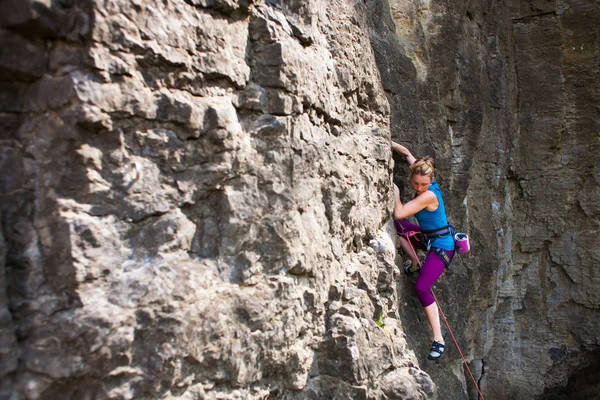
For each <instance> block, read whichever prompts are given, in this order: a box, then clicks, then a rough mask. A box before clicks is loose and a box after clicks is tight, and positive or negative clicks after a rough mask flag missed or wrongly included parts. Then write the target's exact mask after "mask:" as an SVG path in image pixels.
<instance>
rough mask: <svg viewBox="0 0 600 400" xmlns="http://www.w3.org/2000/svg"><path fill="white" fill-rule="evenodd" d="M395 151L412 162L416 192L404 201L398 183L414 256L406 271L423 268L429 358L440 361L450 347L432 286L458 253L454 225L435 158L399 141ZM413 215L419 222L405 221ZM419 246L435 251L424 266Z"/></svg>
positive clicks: (397, 209)
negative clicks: (420, 155) (430, 340)
mask: <svg viewBox="0 0 600 400" xmlns="http://www.w3.org/2000/svg"><path fill="white" fill-rule="evenodd" d="M392 150H394V151H395V152H397V153H398V154H400V155H402V156H404V157H405V158H406V161H407V162H408V164H409V165H410V169H409V178H410V184H411V186H412V188H413V189H414V190H415V192H416V195H415V197H414V198H413V199H412V200H411V201H409V202H407V203H406V204H402V201H401V200H400V189H398V186H396V185H395V184H394V224H395V226H396V230H397V231H398V235H399V237H400V244H401V246H402V249H403V250H404V252H405V253H406V254H407V255H408V257H409V259H410V264H408V265H405V267H404V271H405V272H406V273H407V274H410V273H413V272H416V271H417V270H418V269H419V268H420V270H421V272H420V274H419V277H418V278H417V282H416V291H417V296H418V297H419V300H420V301H421V305H422V306H423V309H424V310H425V315H426V316H427V321H429V325H430V326H431V330H432V332H433V344H432V345H431V350H430V351H429V356H428V358H429V359H430V360H437V359H438V358H440V357H441V356H442V353H443V352H444V350H445V349H446V346H445V344H444V338H443V337H442V330H441V326H440V317H439V314H438V309H437V305H436V303H435V299H434V297H433V294H432V292H431V287H432V286H433V284H434V283H435V282H436V281H437V280H438V279H439V277H440V276H441V275H442V273H443V272H444V268H445V267H447V266H448V265H449V264H450V261H451V260H452V257H453V256H454V237H453V235H454V233H453V231H454V228H452V226H451V225H450V224H448V220H447V219H446V210H445V208H444V200H443V199H442V190H441V189H440V187H439V186H438V184H437V182H436V181H435V179H434V177H433V172H434V168H433V159H432V158H431V157H424V158H415V157H414V156H413V155H412V154H411V153H410V151H408V149H407V148H406V147H404V146H402V145H400V144H398V143H395V142H392ZM411 215H414V216H415V217H416V218H417V221H418V222H419V225H415V224H412V223H410V222H407V221H403V220H404V219H405V218H407V217H410V216H411ZM417 233H419V234H417ZM409 241H410V242H409ZM415 247H416V248H418V249H421V250H432V251H429V252H428V254H427V257H426V258H425V262H424V263H423V266H420V262H419V259H418V256H417V254H416V252H415V250H414V249H415Z"/></svg>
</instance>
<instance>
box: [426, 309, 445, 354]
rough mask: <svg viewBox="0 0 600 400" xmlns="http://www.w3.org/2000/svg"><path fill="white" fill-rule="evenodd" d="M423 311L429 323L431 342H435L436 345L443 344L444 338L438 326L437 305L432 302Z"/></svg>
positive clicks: (440, 327)
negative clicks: (431, 335) (431, 334)
mask: <svg viewBox="0 0 600 400" xmlns="http://www.w3.org/2000/svg"><path fill="white" fill-rule="evenodd" d="M423 310H424V311H425V316H426V317H427V321H429V326H431V331H432V333H433V340H435V341H436V342H438V343H441V344H444V337H443V336H442V326H441V325H440V315H439V313H438V308H437V304H435V302H433V303H432V304H430V305H428V306H427V307H425V308H423Z"/></svg>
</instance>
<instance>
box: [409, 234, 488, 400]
mask: <svg viewBox="0 0 600 400" xmlns="http://www.w3.org/2000/svg"><path fill="white" fill-rule="evenodd" d="M419 233H420V232H415V231H411V232H408V233H399V234H398V235H401V236H404V237H405V238H406V239H407V241H408V244H409V245H410V249H411V250H412V252H413V254H414V256H415V259H416V260H417V262H418V263H419V268H421V266H422V265H421V260H420V259H419V257H417V251H416V250H415V248H414V246H413V244H412V242H411V241H410V237H411V236H415V235H417V234H419ZM465 235H466V234H465ZM467 239H468V238H467ZM444 262H445V261H444ZM446 266H447V265H446ZM430 290H431V294H432V296H433V299H434V300H435V304H436V305H437V307H438V309H439V310H440V314H441V315H442V317H443V318H444V322H445V323H446V327H447V328H448V332H450V336H452V340H453V341H454V344H455V345H456V348H457V349H458V352H459V354H460V357H461V358H462V360H463V363H464V365H465V367H466V368H467V371H468V372H469V375H470V376H471V379H472V380H473V385H475V389H477V393H479V397H480V398H481V400H485V399H484V398H483V394H482V393H481V390H480V389H479V385H478V384H477V380H475V377H474V376H473V373H472V372H471V368H469V364H468V363H467V360H466V359H465V356H464V354H463V352H462V350H461V349H460V346H459V345H458V340H456V337H455V336H454V333H453V332H452V328H450V323H449V322H448V319H447V318H446V314H444V310H442V306H441V305H440V302H439V301H438V299H437V297H436V296H435V293H434V292H433V287H432V288H431V289H430ZM440 357H441V354H440ZM438 358H439V357H438Z"/></svg>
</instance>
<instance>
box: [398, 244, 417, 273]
mask: <svg viewBox="0 0 600 400" xmlns="http://www.w3.org/2000/svg"><path fill="white" fill-rule="evenodd" d="M399 239H400V246H401V247H402V250H403V251H404V254H406V255H408V258H410V261H411V262H412V265H414V266H415V268H417V266H418V265H419V258H418V257H417V251H416V250H415V248H414V246H411V244H410V243H408V240H409V239H407V238H405V237H404V236H399ZM414 271H416V269H414Z"/></svg>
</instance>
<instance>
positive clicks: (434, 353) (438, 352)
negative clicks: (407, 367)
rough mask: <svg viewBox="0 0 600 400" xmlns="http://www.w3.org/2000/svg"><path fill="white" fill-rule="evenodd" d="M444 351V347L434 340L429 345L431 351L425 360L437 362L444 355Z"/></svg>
mask: <svg viewBox="0 0 600 400" xmlns="http://www.w3.org/2000/svg"><path fill="white" fill-rule="evenodd" d="M444 350H446V345H444V344H442V343H440V342H436V341H435V340H434V341H433V343H432V344H431V350H429V356H428V357H427V358H428V359H430V360H439V358H440V357H441V356H442V354H444Z"/></svg>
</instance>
